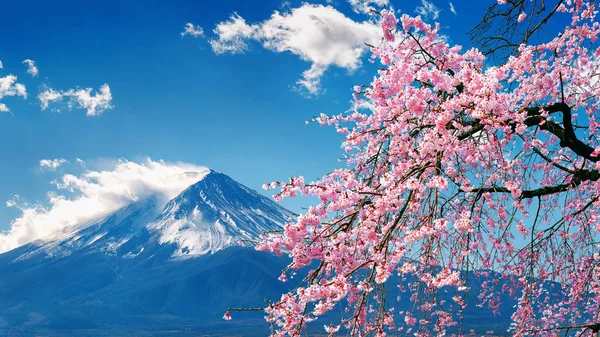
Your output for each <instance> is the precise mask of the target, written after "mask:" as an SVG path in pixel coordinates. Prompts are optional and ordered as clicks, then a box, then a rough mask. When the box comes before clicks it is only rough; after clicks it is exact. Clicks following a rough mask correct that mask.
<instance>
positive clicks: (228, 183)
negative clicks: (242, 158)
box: [148, 172, 291, 256]
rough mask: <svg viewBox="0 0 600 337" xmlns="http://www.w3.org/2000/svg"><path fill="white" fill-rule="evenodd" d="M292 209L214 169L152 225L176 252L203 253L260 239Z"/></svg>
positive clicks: (166, 209) (173, 201)
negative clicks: (239, 242) (175, 248)
mask: <svg viewBox="0 0 600 337" xmlns="http://www.w3.org/2000/svg"><path fill="white" fill-rule="evenodd" d="M290 216H291V213H290V212H289V211H287V210H285V209H283V208H282V207H280V206H279V205H277V204H276V203H274V202H273V201H271V200H269V199H267V198H265V197H263V196H261V195H259V194H258V193H256V192H255V191H253V190H251V189H249V188H247V187H245V186H243V185H242V184H239V183H238V182H236V181H234V180H233V179H231V178H229V177H228V176H226V175H224V174H222V173H217V172H211V173H210V174H209V175H207V176H206V178H204V179H203V180H201V181H199V182H198V183H196V184H194V185H192V186H190V187H189V188H188V189H186V190H185V191H183V192H182V193H181V194H180V195H179V196H177V197H176V198H175V199H173V200H171V201H169V202H168V203H167V205H166V206H165V209H164V211H163V212H162V213H161V215H160V216H159V217H158V218H157V220H156V222H154V223H152V224H150V225H149V226H148V228H149V229H150V230H151V231H152V232H158V233H159V235H160V239H159V240H160V243H175V244H176V245H177V247H178V250H177V251H176V252H175V255H176V256H186V255H202V254H206V253H209V252H215V251H217V250H220V249H222V248H224V247H227V246H231V245H236V244H238V241H241V242H242V243H244V242H247V241H252V240H256V239H257V238H258V237H259V236H260V234H261V233H263V232H265V231H272V230H276V229H278V228H280V227H282V226H283V225H284V224H285V222H286V221H287V220H288V219H289V218H290Z"/></svg>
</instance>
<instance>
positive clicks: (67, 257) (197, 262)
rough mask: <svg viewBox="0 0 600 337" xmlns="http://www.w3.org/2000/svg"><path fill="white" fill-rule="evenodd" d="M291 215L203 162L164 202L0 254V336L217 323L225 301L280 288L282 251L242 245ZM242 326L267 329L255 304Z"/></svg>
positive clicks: (244, 303)
mask: <svg viewBox="0 0 600 337" xmlns="http://www.w3.org/2000/svg"><path fill="white" fill-rule="evenodd" d="M291 218H292V213H291V212H289V211H288V210H286V209H284V208H282V207H281V206H279V205H277V204H276V203H274V202H273V201H271V200H270V199H268V198H266V197H264V196H262V195H260V194H258V193H257V192H256V191H253V190H251V189H249V188H247V187H245V186H243V185H242V184H240V183H238V182H236V181H234V180H233V179H231V178H230V177H228V176H226V175H224V174H222V173H218V172H215V171H210V172H209V173H208V174H207V175H206V176H204V177H203V178H202V179H201V180H200V181H198V182H197V183H195V184H193V185H191V186H190V187H188V188H187V189H186V190H184V191H183V192H181V193H180V194H179V195H178V196H176V197H175V198H173V199H172V200H169V201H168V202H166V203H165V202H161V201H160V200H159V199H158V198H157V197H150V198H147V199H144V200H138V201H136V202H134V203H132V204H131V205H129V206H127V207H125V208H123V209H120V210H118V211H116V212H114V213H113V214H110V215H108V216H106V217H105V218H104V219H102V220H100V221H97V222H95V223H91V224H88V225H87V226H84V227H83V228H80V229H77V230H71V231H66V232H64V233H59V234H56V235H54V236H51V237H48V238H45V239H43V240H38V241H36V242H32V243H30V244H27V245H25V246H22V247H19V248H17V249H14V250H12V251H9V252H7V253H4V254H1V255H0V299H1V300H0V335H2V336H4V335H9V336H29V335H36V336H45V335H48V336H52V335H56V333H57V331H59V332H60V334H59V335H61V336H65V335H69V333H70V332H72V333H73V334H74V335H77V336H88V335H89V336H92V335H98V336H104V335H105V333H106V335H115V331H119V332H118V333H116V334H117V335H120V336H125V335H132V336H143V335H144V333H145V332H144V331H145V330H144V329H152V330H157V331H163V330H164V331H167V330H176V331H181V329H182V328H183V327H185V329H187V330H189V333H190V334H192V335H193V334H194V333H198V331H204V332H203V333H205V332H206V331H208V330H210V329H213V328H211V326H214V329H216V330H215V331H220V330H221V329H223V327H221V325H219V324H222V323H223V322H224V321H223V320H222V319H221V317H222V316H223V314H224V312H225V310H226V309H227V308H228V307H257V306H264V298H265V297H267V298H271V299H277V298H279V297H280V295H281V294H282V293H283V292H286V291H287V290H288V285H287V284H284V283H282V282H279V281H278V280H277V278H278V276H279V274H280V271H281V270H282V269H283V268H284V267H285V266H286V265H287V263H288V260H287V259H285V258H279V257H276V256H273V255H271V254H267V253H261V252H257V251H254V250H253V249H252V248H248V247H244V246H251V242H252V241H256V240H257V239H259V235H260V234H261V233H262V232H265V231H272V230H277V229H280V228H281V227H282V226H283V225H284V224H285V222H286V221H289V220H290V219H291ZM226 248H227V249H226ZM216 323H218V324H217V325H215V324H216ZM248 324H249V325H248ZM253 324H254V325H253ZM244 326H245V328H244V330H243V331H245V332H248V331H252V330H248V329H247V327H248V326H255V327H256V329H258V330H257V331H262V330H261V329H266V328H267V327H266V325H265V322H264V320H263V318H262V314H261V313H258V314H255V315H246V321H244ZM227 328H229V329H233V331H234V332H235V329H236V328H239V325H237V324H236V323H233V324H229V325H228V326H227ZM115 329H116V330H115ZM123 329H125V330H123ZM127 329H130V330H127ZM198 329H200V330H198ZM82 331H86V332H85V333H84V332H82ZM127 331H129V332H127ZM264 332H266V330H264ZM153 335H155V334H153ZM179 335H181V334H179ZM179 335H178V336H179Z"/></svg>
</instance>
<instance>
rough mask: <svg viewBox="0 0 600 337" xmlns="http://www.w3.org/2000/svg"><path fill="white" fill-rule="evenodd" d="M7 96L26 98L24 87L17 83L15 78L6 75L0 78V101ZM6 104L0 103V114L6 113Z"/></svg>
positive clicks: (7, 109)
mask: <svg viewBox="0 0 600 337" xmlns="http://www.w3.org/2000/svg"><path fill="white" fill-rule="evenodd" d="M7 96H20V97H23V98H27V89H26V88H25V85H23V84H21V83H18V82H17V76H14V75H7V76H4V77H0V100H2V99H3V98H4V97H7ZM8 111H10V109H9V108H8V107H7V106H6V104H4V103H1V102H0V112H8Z"/></svg>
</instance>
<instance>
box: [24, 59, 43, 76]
mask: <svg viewBox="0 0 600 337" xmlns="http://www.w3.org/2000/svg"><path fill="white" fill-rule="evenodd" d="M23 64H25V65H27V73H28V74H29V75H31V76H32V77H36V76H37V75H38V72H39V70H38V68H37V66H36V65H35V61H34V60H30V59H27V60H23Z"/></svg>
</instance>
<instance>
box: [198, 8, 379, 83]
mask: <svg viewBox="0 0 600 337" xmlns="http://www.w3.org/2000/svg"><path fill="white" fill-rule="evenodd" d="M214 33H215V35H216V37H215V38H213V39H211V40H210V41H209V42H210V44H211V47H212V49H213V51H214V52H215V53H217V54H223V53H232V54H239V53H244V52H245V51H246V50H247V49H248V42H249V41H251V40H253V41H257V42H259V43H261V44H262V46H263V48H266V49H268V50H271V51H273V52H276V53H283V52H290V53H292V54H294V55H297V56H299V57H300V58H301V59H302V60H304V61H307V62H310V63H312V65H311V67H310V69H308V70H306V71H304V72H303V73H302V78H301V79H299V80H298V81H297V84H298V85H299V86H301V87H302V88H304V89H305V90H306V91H307V93H308V94H309V95H316V94H318V93H319V92H320V89H321V88H320V79H321V77H322V75H323V74H324V73H325V71H326V70H327V69H328V68H329V67H330V66H337V67H340V68H344V69H347V70H349V71H353V70H356V69H357V68H359V67H360V66H361V56H362V54H363V53H364V51H365V50H366V45H365V43H371V44H375V43H377V41H379V40H380V39H381V35H382V33H381V30H380V29H379V27H378V26H377V25H376V24H374V23H372V22H370V21H364V22H356V21H353V20H352V19H350V18H348V17H346V16H345V15H344V14H342V13H340V12H339V11H337V10H336V9H334V8H333V7H330V6H322V5H311V4H307V3H305V4H303V5H302V6H301V7H298V8H294V9H292V10H291V11H290V12H285V13H281V12H279V11H275V12H274V13H273V15H271V18H269V19H268V20H265V21H262V22H260V23H257V24H252V25H249V24H248V23H246V21H245V20H244V18H242V17H241V16H240V15H238V14H233V15H232V16H231V17H230V18H229V20H227V21H224V22H221V23H219V24H218V25H217V26H216V28H215V30H214Z"/></svg>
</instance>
